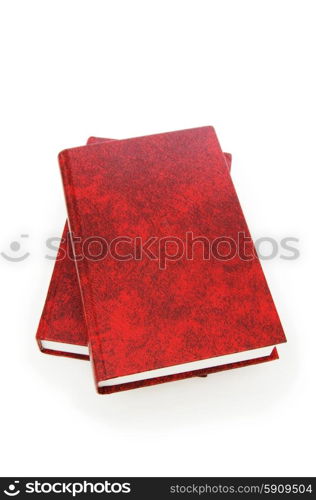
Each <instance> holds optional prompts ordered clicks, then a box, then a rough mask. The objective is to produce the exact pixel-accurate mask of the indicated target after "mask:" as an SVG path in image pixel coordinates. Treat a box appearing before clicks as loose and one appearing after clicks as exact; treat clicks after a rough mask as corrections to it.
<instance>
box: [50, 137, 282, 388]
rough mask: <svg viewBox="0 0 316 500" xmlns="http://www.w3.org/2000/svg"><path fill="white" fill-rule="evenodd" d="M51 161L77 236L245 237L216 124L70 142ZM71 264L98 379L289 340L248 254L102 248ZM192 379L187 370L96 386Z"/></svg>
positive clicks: (264, 281) (134, 385) (257, 263)
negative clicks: (156, 257)
mask: <svg viewBox="0 0 316 500" xmlns="http://www.w3.org/2000/svg"><path fill="white" fill-rule="evenodd" d="M59 160H60V167H61V172H62V176H63V183H64V189H65V195H66V201H67V207H68V215H69V220H70V225H71V229H72V231H73V232H74V234H75V236H80V237H81V238H82V239H83V240H84V239H86V238H88V237H91V236H94V237H95V236H99V237H104V238H106V239H107V241H111V240H113V239H114V238H116V237H118V236H122V235H124V236H129V237H135V236H141V237H142V238H143V239H144V240H146V239H147V238H149V237H151V236H157V237H159V238H163V237H168V236H176V237H179V238H181V239H182V240H185V233H186V232H188V231H192V232H193V233H194V236H201V235H204V236H207V237H208V238H209V239H210V240H214V239H215V238H217V237H222V236H226V237H230V238H232V239H233V240H234V241H237V240H238V233H239V232H243V233H244V234H245V235H246V236H247V237H250V235H249V231H248V228H247V224H246V222H245V219H244V216H243V213H242V210H241V207H240V205H239V201H238V198H237V195H236V192H235V190H234V187H233V184H232V181H231V178H230V175H229V172H228V169H227V168H225V166H226V163H225V160H224V157H223V153H222V151H221V149H220V146H219V143H218V140H217V138H216V135H215V132H214V129H213V128H212V127H202V128H199V129H191V130H185V131H180V132H172V133H167V134H159V135H155V136H148V137H141V138H136V139H128V140H124V141H110V142H107V143H102V144H96V145H91V146H89V147H80V148H73V149H69V150H65V151H63V152H62V153H61V154H60V156H59ZM248 246H250V247H251V249H252V251H253V252H254V253H255V250H254V247H253V245H252V243H250V245H248ZM153 248H155V247H154V245H153ZM76 265H77V269H78V273H79V277H80V284H81V290H82V294H83V300H84V305H85V315H86V321H87V328H88V336H89V343H90V353H91V355H92V361H93V365H94V371H95V378H96V381H97V382H98V381H101V380H106V379H109V378H114V377H118V376H123V375H129V374H132V373H139V372H142V371H146V370H152V369H156V368H162V367H166V366H170V365H174V364H181V363H186V362H191V361H197V360H201V359H206V358H211V357H215V356H221V355H225V354H232V353H236V352H240V351H243V350H248V349H255V348H259V347H264V346H273V345H274V344H278V343H281V342H285V340H286V339H285V336H284V333H283V329H282V326H281V324H280V321H279V318H278V315H277V312H276V309H275V306H274V303H273V300H272V297H271V295H270V292H269V289H268V286H267V283H266V280H265V278H264V275H263V272H262V269H261V265H260V262H259V260H258V259H256V258H255V259H252V260H242V259H240V257H239V256H238V255H236V256H235V257H233V258H232V259H231V260H229V261H227V260H226V261H223V260H219V259H215V258H214V257H211V258H210V260H204V259H202V256H201V252H200V253H199V252H197V254H196V253H195V256H194V259H193V260H191V261H189V260H187V259H180V260H178V261H175V262H169V263H168V266H167V269H166V270H159V267H158V265H157V262H156V261H152V260H149V259H144V260H141V261H136V260H135V259H133V260H129V261H125V262H122V261H117V260H114V259H112V258H111V257H110V256H107V257H106V258H105V259H104V260H101V261H91V260H87V259H83V260H78V261H77V262H76ZM275 356H277V354H276V352H275V351H273V354H272V357H271V356H270V357H267V358H269V359H271V358H274V357H275ZM267 358H264V359H262V361H265V360H267ZM257 361H258V360H255V361H253V363H254V362H257ZM247 364H252V363H249V362H248V363H247ZM241 365H243V363H242V364H241ZM234 366H239V364H237V363H236V364H234ZM229 367H232V365H230V366H226V367H221V369H225V368H229ZM213 371H218V369H209V370H205V369H203V370H201V374H202V372H203V373H206V372H208V373H212V372H213ZM194 374H195V375H197V374H198V373H197V372H194ZM188 376H192V372H191V373H186V374H179V375H175V376H171V377H170V376H169V377H160V378H156V379H151V380H145V381H142V382H137V383H133V384H122V385H120V386H113V387H106V388H102V389H101V390H99V392H102V393H110V392H115V391H118V390H125V389H130V388H133V387H140V386H143V385H151V384H154V383H160V382H165V381H167V380H177V379H181V378H186V377H188Z"/></svg>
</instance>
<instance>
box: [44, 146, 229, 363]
mask: <svg viewBox="0 0 316 500" xmlns="http://www.w3.org/2000/svg"><path fill="white" fill-rule="evenodd" d="M110 140H114V139H105V138H101V137H90V138H89V139H88V141H87V144H97V143H100V142H106V141H110ZM224 156H225V160H226V163H227V167H228V169H229V170H230V168H231V159H232V157H231V154H229V153H224ZM67 233H69V228H68V223H67V222H66V223H65V227H64V231H63V234H62V239H61V242H60V245H59V250H58V256H57V260H56V262H55V266H54V270H53V274H52V278H51V281H50V285H49V289H48V293H47V298H46V301H45V305H44V308H43V312H42V316H41V319H40V322H39V326H38V330H37V334H36V338H37V342H38V345H39V348H40V349H41V351H42V352H45V353H47V354H53V355H56V356H67V357H73V358H78V359H89V356H85V355H81V354H73V353H67V352H65V351H55V350H50V349H46V348H43V347H42V344H41V341H42V340H50V341H53V342H62V343H66V344H74V345H82V346H86V345H88V338H87V329H86V325H85V319H84V313H83V308H82V300H81V294H80V288H79V283H78V276H77V272H76V266H75V262H74V261H73V260H71V258H69V256H68V254H67V243H66V237H67Z"/></svg>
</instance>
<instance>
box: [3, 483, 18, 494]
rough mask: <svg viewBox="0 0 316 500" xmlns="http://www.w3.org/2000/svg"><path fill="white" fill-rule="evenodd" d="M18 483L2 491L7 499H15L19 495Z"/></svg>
mask: <svg viewBox="0 0 316 500" xmlns="http://www.w3.org/2000/svg"><path fill="white" fill-rule="evenodd" d="M19 482H20V481H14V482H13V483H11V484H9V486H8V488H7V489H8V490H9V491H7V490H4V493H5V494H6V495H8V496H9V497H15V496H16V495H18V494H19V493H20V490H18V489H17V486H16V485H17V484H19Z"/></svg>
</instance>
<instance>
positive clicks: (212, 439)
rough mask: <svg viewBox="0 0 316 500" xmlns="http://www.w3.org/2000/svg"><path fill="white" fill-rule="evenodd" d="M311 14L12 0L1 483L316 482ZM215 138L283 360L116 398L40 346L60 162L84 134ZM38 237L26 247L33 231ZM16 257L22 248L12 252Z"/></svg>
mask: <svg viewBox="0 0 316 500" xmlns="http://www.w3.org/2000/svg"><path fill="white" fill-rule="evenodd" d="M315 14H316V12H315V2H313V1H305V0H303V1H295V2H293V1H289V0H287V1H278V0H277V1H276V0H274V1H267V0H265V1H253V0H251V1H240V0H239V1H237V2H236V1H227V0H220V1H212V0H207V1H201V0H194V1H189V2H188V1H185V0H181V1H177V0H172V1H170V0H168V1H166V2H164V1H162V0H159V1H157V2H153V1H137V0H133V1H126V2H125V1H120V0H117V1H112V2H111V1H106V0H102V1H85V2H82V1H78V0H76V1H69V0H68V1H65V0H63V1H56V0H54V1H51V2H43V1H31V0H29V1H27V2H25V1H20V2H18V1H15V2H12V1H9V0H7V1H2V2H1V7H0V47H1V66H0V70H1V77H0V85H1V93H0V121H1V123H0V127H1V128H0V138H1V139H0V140H1V182H0V189H1V193H0V216H1V233H0V250H1V251H3V252H6V253H7V254H10V255H12V256H16V253H15V254H14V253H13V252H12V251H10V243H11V242H12V241H19V242H20V243H21V244H22V245H23V246H22V248H21V250H20V252H21V255H22V254H23V252H25V251H29V252H30V253H31V255H30V257H29V258H28V259H26V260H25V261H23V262H21V263H10V262H8V261H6V260H5V259H4V258H3V257H1V256H0V273H1V274H0V287H1V296H0V304H1V306H0V307H1V316H0V318H1V319H0V321H1V362H0V368H1V374H0V377H1V436H0V438H1V460H2V464H1V474H2V475H14V476H16V475H36V476H38V475H105V476H109V475H127V474H129V475H181V476H186V475H191V476H194V475H209V476H214V475H236V476H239V475H274V476H275V475H287V476H291V475H311V474H315V472H316V471H315V460H314V459H315V444H316V443H315V418H316V414H315V347H316V345H315V338H316V337H315V308H316V306H315V283H316V281H315V177H316V174H315V172H316V161H315V155H316V152H315V116H316V106H315V89H316V79H315V47H316V31H315ZM202 125H214V126H215V127H216V130H217V133H218V136H219V139H220V141H221V145H222V148H223V150H224V151H230V152H231V153H232V154H233V166H232V175H233V180H234V182H235V185H236V188H237V191H238V194H239V196H240V200H241V203H242V205H243V208H244V211H245V215H246V217H247V220H248V222H249V226H250V229H251V231H252V233H253V236H254V238H259V237H262V236H270V237H274V238H276V239H277V240H278V241H279V240H280V239H281V238H283V237H286V236H294V237H297V238H299V239H300V242H299V249H300V252H301V255H300V258H299V259H298V260H296V261H286V260H282V259H280V258H275V259H273V260H270V261H269V260H268V261H264V262H263V266H264V270H265V273H266V276H267V279H268V282H269V285H270V287H271V290H272V293H273V296H274V298H275V302H276V305H277V307H278V310H279V313H280V316H281V319H282V322H283V325H284V329H285V332H286V335H287V338H288V344H287V345H286V346H284V348H283V349H281V359H280V360H279V361H275V362H272V363H268V364H265V365H261V366H260V365H259V366H253V367H249V368H244V369H241V370H235V371H228V372H224V373H219V374H215V375H212V376H209V377H208V378H207V379H191V380H187V381H182V382H177V383H170V384H164V385H161V386H156V387H151V388H144V389H140V390H135V391H129V392H124V393H121V394H115V395H112V396H98V395H97V394H96V393H95V389H94V385H93V380H92V374H91V369H90V366H89V363H87V362H83V361H77V360H70V359H63V358H57V357H50V356H45V355H43V354H41V353H40V352H39V351H38V350H37V347H36V344H35V340H34V335H35V332H36V329H37V324H38V320H39V317H40V314H41V310H42V306H43V303H44V299H45V295H46V291H47V287H48V283H49V279H50V276H51V272H52V267H53V262H52V261H48V260H47V259H45V258H44V255H45V253H46V251H45V240H46V238H47V237H48V236H52V235H55V236H59V235H60V233H61V230H62V227H63V224H64V220H65V206H64V200H63V193H62V186H61V181H60V176H59V170H58V165H57V154H58V152H59V151H60V150H61V149H63V148H65V147H71V146H77V145H80V144H83V143H84V142H85V140H86V139H87V137H88V136H89V135H99V136H105V137H113V138H125V137H133V136H137V135H146V134H151V133H156V132H165V131H170V130H178V129H184V128H191V127H196V126H202ZM24 233H27V234H29V238H28V239H24V240H23V239H22V238H21V236H20V235H21V234H24ZM10 252H11V253H10Z"/></svg>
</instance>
